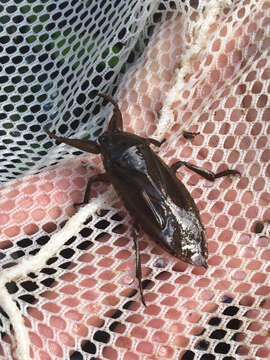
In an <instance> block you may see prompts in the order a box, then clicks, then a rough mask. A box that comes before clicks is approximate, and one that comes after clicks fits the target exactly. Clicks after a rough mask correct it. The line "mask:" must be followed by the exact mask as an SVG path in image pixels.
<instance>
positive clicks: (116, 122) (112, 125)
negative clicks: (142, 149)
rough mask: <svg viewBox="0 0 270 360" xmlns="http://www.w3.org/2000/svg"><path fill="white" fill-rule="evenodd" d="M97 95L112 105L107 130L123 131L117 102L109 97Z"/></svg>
mask: <svg viewBox="0 0 270 360" xmlns="http://www.w3.org/2000/svg"><path fill="white" fill-rule="evenodd" d="M97 95H98V96H101V97H103V98H104V99H106V100H108V101H109V102H110V103H111V104H113V105H114V109H113V116H112V118H111V120H110V122H109V125H108V130H115V129H118V130H123V118H122V113H121V111H120V109H119V107H118V104H117V102H116V101H115V100H114V99H113V98H112V97H110V96H109V95H105V94H102V93H98V94H97Z"/></svg>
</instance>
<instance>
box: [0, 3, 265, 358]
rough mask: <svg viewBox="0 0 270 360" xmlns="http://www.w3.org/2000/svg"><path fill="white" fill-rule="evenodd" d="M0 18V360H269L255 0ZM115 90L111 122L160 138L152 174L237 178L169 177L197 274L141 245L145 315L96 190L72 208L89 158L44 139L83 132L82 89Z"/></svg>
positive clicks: (110, 194)
mask: <svg viewBox="0 0 270 360" xmlns="http://www.w3.org/2000/svg"><path fill="white" fill-rule="evenodd" d="M0 11H1V15H0V41H1V45H0V46H1V56H0V64H1V68H0V69H1V73H0V86H1V92H0V97H1V111H0V118H1V123H0V137H1V145H0V146H1V169H0V171H1V179H2V181H3V183H4V184H3V186H2V188H1V191H0V193H1V200H0V208H1V212H0V260H1V275H0V329H1V338H2V341H1V343H0V358H1V359H5V360H6V359H20V360H21V359H22V360H28V359H39V360H51V359H70V360H82V359H111V360H113V359H122V360H139V359H147V360H150V359H151V360H154V359H164V358H167V359H181V360H193V359H200V360H216V359H222V360H233V359H245V360H248V359H267V358H269V357H270V345H269V336H270V335H269V334H270V324H269V322H270V312H269V309H270V296H269V293H270V284H269V279H270V277H269V270H270V265H269V259H270V249H269V245H270V239H269V224H268V221H269V220H270V209H269V202H270V191H269V177H270V161H269V160H270V146H269V134H270V122H269V119H270V102H269V101H270V100H269V99H270V81H269V79H270V60H269V59H270V2H269V1H267V0H265V1H259V0H258V1H255V0H246V1H229V0H227V1H218V0H217V1H212V0H211V1H198V0H197V1H195V0H194V1H192V0H190V1H180V0H177V1H176V0H175V1H167V0H163V1H157V0H154V1H150V0H149V1H147V0H136V1H133V0H129V1H118V0H114V1H112V0H89V1H84V2H83V1H64V0H59V1H57V2H51V1H45V0H43V1H42V0H40V1H33V0H28V1H27V0H13V1H9V0H6V1H2V2H1V5H0ZM132 64H133V65H132ZM131 65H132V66H131ZM116 88H118V90H117V95H114V97H115V98H116V99H117V100H118V102H119V106H120V108H121V110H122V113H123V118H124V129H125V130H127V131H130V132H134V133H136V134H139V135H142V136H151V137H154V136H156V137H157V138H158V139H162V138H163V137H164V136H165V137H166V139H167V141H166V143H165V144H163V146H162V147H161V148H160V149H157V148H155V151H157V152H159V155H160V156H161V157H162V158H163V159H164V160H165V161H166V163H167V164H171V163H173V162H174V161H175V160H177V159H184V160H185V161H191V162H194V163H196V164H197V165H199V166H203V167H206V168H208V169H211V170H213V171H215V172H217V171H220V170H223V169H226V168H228V167H229V168H234V169H237V170H239V171H240V172H241V174H242V176H241V178H239V177H234V178H222V179H218V180H216V182H215V183H209V182H208V181H206V180H203V179H202V178H200V177H199V176H198V175H196V174H194V173H192V172H191V171H190V170H187V169H181V170H180V171H179V172H178V173H179V174H178V175H179V178H180V179H182V180H183V182H184V183H185V184H186V185H187V187H188V189H189V191H190V193H191V195H192V197H193V198H194V199H195V201H196V203H197V206H198V208H199V210H200V213H201V218H202V221H203V223H204V225H205V228H206V234H207V242H208V249H209V259H208V264H209V268H208V269H207V270H205V269H203V268H198V267H193V266H191V265H188V264H186V263H183V262H181V261H178V260H177V259H175V258H173V257H172V256H170V255H168V254H167V253H166V252H164V251H163V250H161V249H160V248H159V247H158V246H157V245H155V243H154V242H153V241H151V240H150V239H149V238H148V237H147V236H146V235H144V236H143V237H142V238H141V239H140V248H141V257H142V266H143V279H144V281H143V285H144V287H145V290H144V294H145V300H146V303H147V305H148V306H147V308H144V306H143V305H142V304H141V299H140V295H139V293H138V288H137V282H136V281H135V254H134V248H133V240H132V236H131V230H132V222H131V218H130V217H129V215H128V214H127V213H126V211H125V209H124V208H123V206H122V204H121V202H120V201H119V199H118V198H117V197H116V195H115V193H114V191H113V189H112V187H111V186H107V185H105V184H97V185H95V186H94V187H93V191H92V194H91V196H92V199H91V201H90V202H89V204H88V205H86V206H85V207H82V208H80V209H76V208H75V207H74V206H73V204H74V203H76V202H79V201H81V200H82V197H83V192H84V189H85V186H86V182H87V179H88V178H89V177H90V176H92V175H93V174H95V173H98V172H100V171H102V165H101V161H100V158H99V156H95V155H85V154H83V153H82V152H79V151H77V150H76V149H74V148H71V147H68V146H66V145H57V144H56V143H55V141H53V140H51V139H50V138H48V136H47V135H46V134H45V132H44V126H45V125H48V124H50V125H51V130H52V131H55V132H56V134H58V135H62V136H66V137H78V138H83V137H86V136H89V138H91V139H95V138H96V137H97V135H98V134H99V133H100V132H101V130H102V129H103V128H104V126H105V125H104V119H106V121H107V120H108V118H109V117H110V114H111V112H110V111H109V108H110V106H109V105H108V106H105V102H104V101H102V99H100V98H98V97H96V93H97V91H100V92H103V93H106V94H113V93H114V92H115V90H116ZM183 129H185V130H191V131H199V132H200V135H198V136H197V137H196V138H195V139H194V140H192V141H188V140H186V139H184V138H183V136H182V130H183ZM75 155H76V156H75ZM51 165H53V166H51ZM256 224H257V226H256ZM258 224H260V225H258ZM263 225H264V226H263Z"/></svg>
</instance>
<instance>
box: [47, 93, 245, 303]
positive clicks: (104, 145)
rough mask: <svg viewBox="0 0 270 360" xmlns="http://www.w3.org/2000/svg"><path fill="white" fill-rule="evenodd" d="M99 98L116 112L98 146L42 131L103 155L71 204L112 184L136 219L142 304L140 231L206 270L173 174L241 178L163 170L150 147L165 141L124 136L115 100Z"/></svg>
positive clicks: (199, 232) (193, 210) (185, 196)
mask: <svg viewBox="0 0 270 360" xmlns="http://www.w3.org/2000/svg"><path fill="white" fill-rule="evenodd" d="M98 96H101V97H103V98H105V99H106V100H108V101H109V102H110V103H112V104H113V105H114V111H113V115H112V118H111V120H110V122H109V125H108V128H107V130H106V131H105V132H103V133H102V134H101V135H100V136H99V137H98V139H97V141H96V142H95V141H91V140H81V139H68V138H63V137H58V136H56V135H54V134H53V133H51V132H50V131H48V130H46V132H47V134H48V135H49V136H50V137H52V138H53V139H55V140H57V141H59V142H61V143H65V144H68V145H71V146H74V147H75V148H78V149H80V150H84V151H87V152H89V153H93V154H101V156H102V160H103V165H104V168H105V172H104V173H101V174H97V175H94V176H92V177H91V178H90V179H89V181H88V184H87V187H86V190H85V194H84V199H83V202H82V203H80V204H75V205H81V204H86V203H87V202H88V201H89V196H90V192H91V185H92V184H93V183H94V182H96V181H104V182H110V183H112V185H113V186H114V189H115V190H116V192H117V193H118V195H119V197H120V198H121V199H122V201H123V203H124V206H125V207H126V209H127V210H128V211H129V213H130V214H131V216H132V217H133V219H134V227H133V241H134V245H135V250H136V278H137V279H138V284H139V290H140V295H141V300H142V303H143V304H144V305H145V300H144V295H143V289H142V271H141V258H140V253H139V243H138V237H139V230H140V228H142V229H143V230H144V231H145V232H146V233H147V234H148V235H150V237H151V238H153V240H154V241H155V242H156V243H158V244H159V245H161V247H163V248H164V249H165V250H166V251H167V252H168V253H170V254H172V255H174V256H175V257H176V258H178V259H180V260H183V261H185V262H187V263H190V264H193V265H197V266H203V267H205V268H207V256H208V252H207V243H206V237H205V230H204V227H203V225H202V222H201V219H200V214H199V211H198V209H197V206H196V205H195V202H194V200H193V199H192V197H191V195H190V194H189V192H188V190H187V189H186V187H185V186H184V184H183V183H182V182H181V181H180V180H179V179H178V178H177V176H176V171H177V170H178V169H179V168H180V167H181V166H186V167H187V168H189V169H191V170H193V171H194V172H196V173H198V174H199V175H201V176H202V177H204V178H205V179H207V180H210V181H214V180H215V179H216V178H219V177H222V176H226V175H240V173H239V171H237V170H225V171H222V172H219V173H217V174H215V173H213V172H212V171H209V170H206V169H203V168H200V167H198V166H196V165H193V164H190V163H188V162H185V161H177V162H175V163H174V164H173V165H171V166H170V167H169V166H167V165H166V164H165V163H164V162H163V161H162V160H161V158H160V157H159V156H158V155H156V154H155V152H154V151H153V150H152V149H151V147H150V145H154V146H157V147H160V146H161V145H162V143H163V141H161V142H159V141H157V140H155V139H152V138H143V137H140V136H137V135H135V134H131V133H128V132H124V131H123V119H122V114H121V111H120V109H119V107H118V105H117V103H116V102H115V100H114V99H112V98H111V97H110V96H107V95H104V94H98ZM145 306H146V305H145Z"/></svg>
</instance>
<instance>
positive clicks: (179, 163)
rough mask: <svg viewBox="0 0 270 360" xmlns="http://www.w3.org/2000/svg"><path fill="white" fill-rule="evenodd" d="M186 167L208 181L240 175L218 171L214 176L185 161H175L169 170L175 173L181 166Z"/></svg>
mask: <svg viewBox="0 0 270 360" xmlns="http://www.w3.org/2000/svg"><path fill="white" fill-rule="evenodd" d="M183 165H184V166H186V167H187V168H189V169H190V170H192V171H194V172H195V173H197V174H199V175H201V176H202V177H203V178H205V179H207V180H209V181H215V179H217V178H219V177H223V176H227V175H241V174H240V172H239V171H238V170H230V169H229V170H225V171H220V172H219V173H217V174H215V173H214V172H213V171H210V170H207V169H204V168H201V167H199V166H196V165H194V164H190V163H188V162H186V161H177V162H175V163H174V164H172V165H171V169H172V170H173V171H177V170H178V169H179V168H180V167H181V166H183Z"/></svg>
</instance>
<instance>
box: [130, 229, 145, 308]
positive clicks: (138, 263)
mask: <svg viewBox="0 0 270 360" xmlns="http://www.w3.org/2000/svg"><path fill="white" fill-rule="evenodd" d="M138 236H139V225H138V224H137V223H134V227H133V241H134V245H135V251H136V278H137V279H138V283H139V289H140V294H141V299H142V303H143V305H144V306H145V307H146V304H145V301H144V296H143V288H142V264H141V256H140V249H139V241H138Z"/></svg>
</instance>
